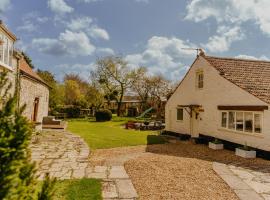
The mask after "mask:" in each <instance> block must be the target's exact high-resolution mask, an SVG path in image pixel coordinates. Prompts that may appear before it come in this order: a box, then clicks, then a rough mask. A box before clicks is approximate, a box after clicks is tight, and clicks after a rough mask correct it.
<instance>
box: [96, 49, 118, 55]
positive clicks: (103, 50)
mask: <svg viewBox="0 0 270 200" xmlns="http://www.w3.org/2000/svg"><path fill="white" fill-rule="evenodd" d="M97 52H98V53H101V54H106V55H114V54H115V53H114V50H113V49H111V48H98V49H97Z"/></svg>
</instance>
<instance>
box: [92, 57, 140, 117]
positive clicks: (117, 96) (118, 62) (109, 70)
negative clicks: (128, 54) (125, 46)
mask: <svg viewBox="0 0 270 200" xmlns="http://www.w3.org/2000/svg"><path fill="white" fill-rule="evenodd" d="M91 74H92V78H94V79H95V80H96V83H98V84H99V85H100V86H101V88H102V89H103V91H104V94H105V96H106V97H107V100H108V101H110V100H115V101H116V103H117V115H118V116H120V110H121V105H122V100H123V96H124V94H125V92H126V90H127V89H128V88H130V87H131V85H132V84H133V82H134V80H136V78H135V76H136V74H137V73H136V72H135V70H130V69H129V68H128V66H127V62H126V61H125V60H123V58H121V57H117V56H108V57H104V58H102V59H98V60H97V62H96V70H95V71H92V73H91Z"/></svg>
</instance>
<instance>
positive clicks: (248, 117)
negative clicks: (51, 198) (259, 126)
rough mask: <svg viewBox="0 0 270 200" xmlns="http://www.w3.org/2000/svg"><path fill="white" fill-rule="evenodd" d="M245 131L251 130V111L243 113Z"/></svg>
mask: <svg viewBox="0 0 270 200" xmlns="http://www.w3.org/2000/svg"><path fill="white" fill-rule="evenodd" d="M245 131H246V132H252V131H253V113H252V112H246V113H245Z"/></svg>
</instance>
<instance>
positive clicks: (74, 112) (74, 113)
mask: <svg viewBox="0 0 270 200" xmlns="http://www.w3.org/2000/svg"><path fill="white" fill-rule="evenodd" d="M80 110H81V109H80V107H78V106H72V107H68V108H65V109H64V113H66V114H67V117H68V118H79V117H80Z"/></svg>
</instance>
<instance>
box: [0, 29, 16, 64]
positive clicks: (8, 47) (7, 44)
mask: <svg viewBox="0 0 270 200" xmlns="http://www.w3.org/2000/svg"><path fill="white" fill-rule="evenodd" d="M12 57H13V41H12V40H10V39H9V38H8V37H7V36H5V35H3V34H1V33H0V63H2V64H5V65H7V66H10V67H11V66H12Z"/></svg>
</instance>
